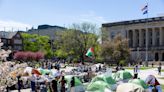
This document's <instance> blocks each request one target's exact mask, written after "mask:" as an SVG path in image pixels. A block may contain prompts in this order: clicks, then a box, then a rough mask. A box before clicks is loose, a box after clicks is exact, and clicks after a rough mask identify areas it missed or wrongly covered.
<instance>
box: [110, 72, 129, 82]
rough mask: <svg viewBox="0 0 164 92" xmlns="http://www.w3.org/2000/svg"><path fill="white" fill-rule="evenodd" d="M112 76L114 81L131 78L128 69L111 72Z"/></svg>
mask: <svg viewBox="0 0 164 92" xmlns="http://www.w3.org/2000/svg"><path fill="white" fill-rule="evenodd" d="M112 78H113V79H114V80H115V81H120V80H127V79H131V78H132V74H131V73H130V72H128V71H125V70H121V71H118V72H116V73H114V74H112Z"/></svg>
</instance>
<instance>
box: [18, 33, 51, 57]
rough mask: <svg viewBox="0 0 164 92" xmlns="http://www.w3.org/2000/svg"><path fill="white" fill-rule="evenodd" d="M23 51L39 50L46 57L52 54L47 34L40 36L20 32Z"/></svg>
mask: <svg viewBox="0 0 164 92" xmlns="http://www.w3.org/2000/svg"><path fill="white" fill-rule="evenodd" d="M21 35H22V37H23V45H24V46H23V48H24V51H32V52H37V51H41V52H44V54H45V55H46V56H47V57H50V56H51V55H52V51H51V46H50V44H49V41H50V38H49V37H48V36H40V35H37V34H28V33H22V34H21Z"/></svg>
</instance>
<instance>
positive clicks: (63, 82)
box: [60, 76, 66, 92]
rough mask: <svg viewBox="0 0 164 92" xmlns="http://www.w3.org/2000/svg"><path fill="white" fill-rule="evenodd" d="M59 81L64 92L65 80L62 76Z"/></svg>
mask: <svg viewBox="0 0 164 92" xmlns="http://www.w3.org/2000/svg"><path fill="white" fill-rule="evenodd" d="M60 83H61V92H65V84H66V80H65V79H64V76H62V79H61V81H60Z"/></svg>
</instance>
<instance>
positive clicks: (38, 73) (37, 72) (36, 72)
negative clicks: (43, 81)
mask: <svg viewBox="0 0 164 92" xmlns="http://www.w3.org/2000/svg"><path fill="white" fill-rule="evenodd" d="M32 73H34V74H37V75H41V73H40V72H39V71H38V70H36V69H32Z"/></svg>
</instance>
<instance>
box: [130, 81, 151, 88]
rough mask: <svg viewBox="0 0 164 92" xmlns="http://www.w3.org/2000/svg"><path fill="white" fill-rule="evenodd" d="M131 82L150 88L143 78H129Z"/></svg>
mask: <svg viewBox="0 0 164 92" xmlns="http://www.w3.org/2000/svg"><path fill="white" fill-rule="evenodd" d="M129 83H133V84H137V85H139V86H141V87H143V88H144V89H147V88H148V86H147V85H146V83H145V82H144V81H143V80H141V79H132V80H129Z"/></svg>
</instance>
